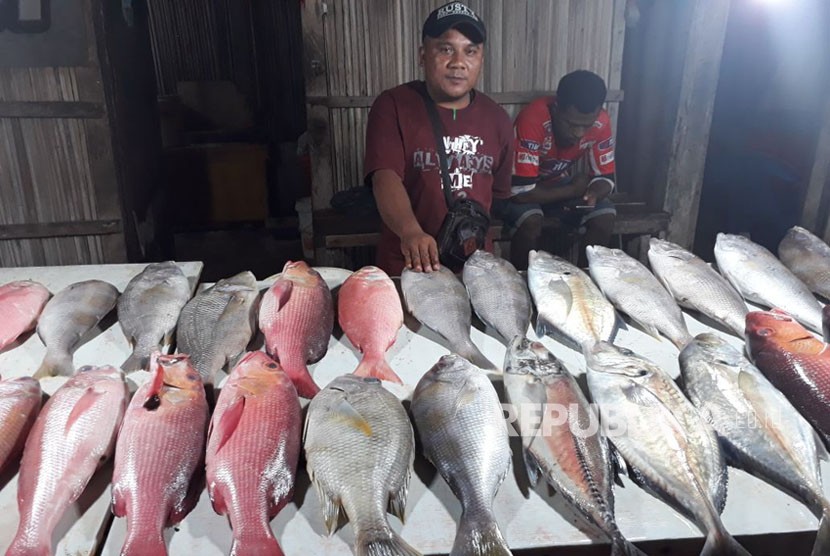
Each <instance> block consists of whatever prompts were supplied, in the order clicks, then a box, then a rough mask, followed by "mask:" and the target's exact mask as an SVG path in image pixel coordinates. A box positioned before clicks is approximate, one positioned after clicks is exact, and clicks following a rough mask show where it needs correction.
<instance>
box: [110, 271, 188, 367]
mask: <svg viewBox="0 0 830 556" xmlns="http://www.w3.org/2000/svg"><path fill="white" fill-rule="evenodd" d="M189 299H190V284H189V283H188V281H187V277H186V276H185V275H184V273H183V272H182V270H181V269H180V268H179V265H177V264H176V263H174V262H173V261H167V262H163V263H153V264H149V265H147V266H146V267H145V268H144V270H143V271H141V273H140V274H138V275H137V276H135V277H134V278H133V279H132V280H130V282H129V283H128V284H127V287H126V288H124V293H123V294H122V295H121V297H119V298H118V322H120V323H121V329H122V330H123V331H124V335H125V336H126V337H127V339H128V340H129V341H130V342H131V344H132V346H133V353H132V355H130V357H129V358H128V359H127V360H126V361H124V363H123V364H122V365H121V369H122V370H124V371H125V372H130V371H137V370H146V369H147V367H148V365H149V362H150V354H151V353H153V351H155V350H157V349H159V344H160V343H161V342H162V341H164V342H166V343H168V344H169V343H170V342H171V340H172V338H171V336H172V334H173V330H174V329H175V328H176V322H178V319H179V314H180V313H181V311H182V309H183V308H184V306H185V305H186V304H187V302H188V300H189Z"/></svg>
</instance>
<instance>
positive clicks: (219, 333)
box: [176, 272, 259, 384]
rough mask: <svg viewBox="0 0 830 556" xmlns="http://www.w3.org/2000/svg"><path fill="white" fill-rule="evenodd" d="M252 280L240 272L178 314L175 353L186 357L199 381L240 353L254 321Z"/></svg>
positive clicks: (208, 378)
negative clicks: (198, 375)
mask: <svg viewBox="0 0 830 556" xmlns="http://www.w3.org/2000/svg"><path fill="white" fill-rule="evenodd" d="M258 298H259V291H258V290H257V289H256V277H255V276H254V275H253V274H252V273H250V272H240V273H239V274H237V275H235V276H232V277H230V278H225V279H222V280H219V281H218V282H217V283H216V284H214V285H213V286H211V287H210V288H208V289H207V290H205V291H204V292H202V293H199V294H197V295H196V296H195V297H194V298H193V299H191V300H190V301H189V302H188V303H187V305H185V307H184V309H182V311H181V314H180V315H179V321H178V326H177V333H176V335H177V338H176V339H177V343H178V345H177V351H178V352H179V353H184V354H187V355H189V356H190V360H191V362H192V363H193V366H194V367H195V368H196V370H197V371H199V374H200V375H201V377H202V382H203V383H205V384H212V383H213V381H214V380H215V376H216V373H217V372H219V371H220V370H221V369H222V368H224V367H225V366H226V365H227V364H229V363H233V360H234V359H235V358H236V357H237V356H239V355H240V354H242V353H244V351H245V348H246V347H247V346H248V342H250V341H251V337H252V336H253V334H254V330H255V326H256V324H255V322H256V308H257V307H256V301H257V299H258Z"/></svg>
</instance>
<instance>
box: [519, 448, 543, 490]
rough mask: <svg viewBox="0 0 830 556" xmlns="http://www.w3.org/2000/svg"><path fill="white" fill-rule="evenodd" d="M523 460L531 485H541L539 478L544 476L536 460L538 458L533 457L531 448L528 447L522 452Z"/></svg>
mask: <svg viewBox="0 0 830 556" xmlns="http://www.w3.org/2000/svg"><path fill="white" fill-rule="evenodd" d="M522 459H524V462H525V470H526V471H527V479H528V480H529V481H530V485H531V486H533V487H535V486H536V485H537V484H539V478H540V477H541V476H542V467H541V466H540V465H539V461H538V460H537V459H536V456H534V455H533V452H531V450H530V447H529V446H526V447H525V448H524V449H523V450H522Z"/></svg>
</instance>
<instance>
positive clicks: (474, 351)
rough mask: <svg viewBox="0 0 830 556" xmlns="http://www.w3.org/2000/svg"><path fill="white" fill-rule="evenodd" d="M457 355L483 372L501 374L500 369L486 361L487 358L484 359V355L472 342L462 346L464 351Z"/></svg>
mask: <svg viewBox="0 0 830 556" xmlns="http://www.w3.org/2000/svg"><path fill="white" fill-rule="evenodd" d="M458 355H460V356H461V357H463V358H465V359H466V360H467V361H469V362H470V363H472V364H473V365H475V366H476V367H479V368H481V369H484V370H485V371H499V372H501V369H499V368H498V367H497V366H496V365H495V364H494V363H493V362H492V361H490V360H489V359H487V357H485V355H484V354H483V353H481V351H480V350H479V349H478V347H476V345H475V344H474V343H473V342H472V341H470V343H469V345H467V346H464V350H463V351H459V352H458Z"/></svg>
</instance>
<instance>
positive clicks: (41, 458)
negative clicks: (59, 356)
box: [6, 366, 128, 556]
mask: <svg viewBox="0 0 830 556" xmlns="http://www.w3.org/2000/svg"><path fill="white" fill-rule="evenodd" d="M127 399H128V391H127V383H126V382H125V381H124V374H123V373H122V372H121V371H120V370H119V369H116V368H114V367H110V366H104V367H90V366H87V367H81V368H80V369H78V371H77V373H76V374H75V375H73V376H72V377H70V378H69V379H68V380H67V381H66V382H65V383H64V384H63V386H61V387H60V388H58V390H57V391H56V392H55V393H54V395H52V397H51V398H49V401H47V402H46V404H45V405H44V406H43V409H42V410H41V412H40V413H39V414H38V416H37V419H36V420H35V424H34V426H33V427H32V430H31V432H30V433H29V437H28V439H27V440H26V447H25V448H24V450H23V458H22V460H21V461H20V476H19V478H18V487H17V507H18V509H19V512H20V524H19V526H18V528H17V534H16V535H15V537H14V539H13V540H12V542H11V544H10V545H9V548H8V551H7V552H6V556H48V555H51V554H52V532H53V531H54V529H55V527H56V526H57V525H58V523H59V522H60V521H61V517H62V516H63V514H64V513H65V512H66V510H67V508H68V507H69V506H70V505H71V504H72V503H74V502H75V501H76V500H77V499H78V497H80V496H81V494H82V493H83V491H84V489H85V488H86V485H87V483H88V482H89V480H90V479H91V478H92V476H93V474H94V473H95V471H96V470H97V469H98V468H99V467H100V466H101V465H102V464H103V462H105V461H106V460H107V459H109V457H110V455H111V454H112V450H113V447H114V446H115V437H116V435H117V433H118V428H119V427H120V425H121V420H122V419H123V417H124V410H125V409H126V407H127Z"/></svg>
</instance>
